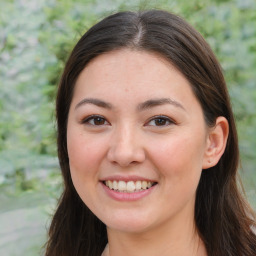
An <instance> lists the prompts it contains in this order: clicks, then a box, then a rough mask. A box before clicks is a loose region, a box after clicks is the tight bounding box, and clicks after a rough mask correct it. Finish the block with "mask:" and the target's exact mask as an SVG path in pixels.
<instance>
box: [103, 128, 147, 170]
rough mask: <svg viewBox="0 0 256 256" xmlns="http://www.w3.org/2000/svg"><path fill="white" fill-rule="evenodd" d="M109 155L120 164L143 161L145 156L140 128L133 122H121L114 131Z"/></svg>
mask: <svg viewBox="0 0 256 256" xmlns="http://www.w3.org/2000/svg"><path fill="white" fill-rule="evenodd" d="M108 157H109V160H110V161H111V162H115V163H117V164H119V165H120V166H128V165H129V164H131V163H139V162H142V161H143V160H144V158H145V154H144V150H143V146H142V143H141V140H140V136H139V131H138V128H137V127H136V126H135V125H132V124H131V123H124V124H120V125H119V126H118V127H116V129H115V130H114V131H113V134H112V138H111V141H110V147H109V152H108Z"/></svg>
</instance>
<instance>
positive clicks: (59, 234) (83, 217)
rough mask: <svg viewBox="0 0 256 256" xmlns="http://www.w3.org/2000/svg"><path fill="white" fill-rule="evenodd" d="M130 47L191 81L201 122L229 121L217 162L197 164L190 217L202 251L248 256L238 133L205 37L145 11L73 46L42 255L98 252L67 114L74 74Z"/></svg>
mask: <svg viewBox="0 0 256 256" xmlns="http://www.w3.org/2000/svg"><path fill="white" fill-rule="evenodd" d="M123 48H129V49H133V50H138V51H147V52H152V53H157V54H160V55H161V56H162V57H163V58H165V59H167V60H168V61H169V62H170V63H171V64H172V65H174V66H175V67H176V68H177V69H178V70H179V71H180V72H181V73H182V74H183V75H184V76H185V77H186V79H187V80H188V81H189V82H190V85H191V87H192V89H193V92H194V94H195V96H196V97H197V99H198V101H199V103H200V104H201V107H202V110H203V113H204V118H205V122H206V124H207V125H208V126H214V124H215V121H216V118H217V117H219V116H224V117H225V118H226V119H227V120H228V122H229V137H228V141H227V145H226V150H225V152H224V154H223V156H222V157H221V159H220V161H219V162H218V164H217V165H216V166H214V167H212V168H210V169H207V170H203V171H202V175H201V179H200V182H199V185H198V188H197V194H196V203H195V221H196V225H197V229H198V232H199V234H200V237H201V239H202V240H203V242H204V243H205V246H206V249H207V253H208V256H239V255H243V256H253V255H255V250H256V248H255V247H256V236H255V234H253V232H252V229H251V227H252V226H255V222H254V220H255V217H254V213H253V211H252V210H251V209H250V208H249V206H248V205H247V203H246V201H245V199H244V198H243V196H242V195H241V192H240V190H239V188H238V185H237V171H238V164H239V151H238V139H237V132H236V126H235V121H234V117H233V113H232V109H231V104H230V99H229V95H228V92H227V87H226V84H225V80H224V77H223V74H222V70H221V67H220V65H219V63H218V61H217V59H216V58H215V56H214V53H213V52H212V50H211V48H210V47H209V45H208V44H207V43H206V41H205V40H204V39H203V37H202V36H201V35H200V34H199V33H198V32H197V31H196V30H195V29H194V28H192V27H191V26H190V25H189V24H188V23H187V22H186V21H184V20H183V19H182V18H180V17H179V16H177V15H174V14H171V13H168V12H165V11H159V10H151V11H144V12H138V13H136V12H121V13H117V14H114V15H111V16H109V17H107V18H105V19H103V20H102V21H101V22H99V23H97V24H96V25H94V26H93V27H92V28H91V29H89V30H88V31H87V32H86V33H85V34H84V35H83V36H82V37H81V39H80V40H79V41H78V43H77V44H76V46H75V47H74V49H73V51H72V53H71V55H70V57H69V59H68V61H67V63H66V67H65V69H64V72H63V75H62V78H61V81H60V84H59V88H58V94H57V101H56V115H57V129H58V133H57V135H58V137H57V144H58V157H59V162H60V167H61V171H62V175H63V179H64V192H63V194H62V197H61V199H60V201H59V204H58V208H57V211H56V213H55V215H54V217H53V220H52V223H51V227H50V230H49V241H48V243H47V250H46V256H55V255H56V256H57V255H58V256H59V255H62V256H65V255H66V256H69V255H75V256H79V255H88V256H89V255H90V256H98V255H101V253H102V251H103V249H104V247H105V245H106V243H107V233H106V226H105V224H103V223H102V222H101V221H100V220H99V219H98V218H97V217H96V216H95V215H94V214H93V213H92V212H91V211H90V210H89V209H88V208H87V206H86V205H85V204H84V203H83V202H82V200H81V199H80V197H79V196H78V194H77V192H76V190H75V188H74V186H73V183H72V180H71V175H70V169H69V158H68V153H67V138H66V137H67V119H68V113H69V108H70V104H71V100H72V97H73V91H74V87H75V83H76V80H77V78H78V76H79V74H80V73H81V71H82V70H83V69H84V68H85V67H86V65H87V64H88V63H89V62H90V61H91V60H92V59H94V58H95V57H97V56H99V55H101V54H104V53H107V52H111V51H114V50H118V49H123Z"/></svg>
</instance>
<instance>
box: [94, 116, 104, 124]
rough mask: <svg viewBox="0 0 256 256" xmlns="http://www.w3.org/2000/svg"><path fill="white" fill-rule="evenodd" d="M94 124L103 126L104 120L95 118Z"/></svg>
mask: <svg viewBox="0 0 256 256" xmlns="http://www.w3.org/2000/svg"><path fill="white" fill-rule="evenodd" d="M94 123H95V124H96V125H101V124H104V119H103V118H101V117H96V118H95V120H94Z"/></svg>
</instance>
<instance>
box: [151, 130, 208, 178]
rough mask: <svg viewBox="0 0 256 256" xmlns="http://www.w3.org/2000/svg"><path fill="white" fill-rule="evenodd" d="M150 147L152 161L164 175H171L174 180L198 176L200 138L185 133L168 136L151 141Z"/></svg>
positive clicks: (199, 172)
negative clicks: (163, 139)
mask: <svg viewBox="0 0 256 256" xmlns="http://www.w3.org/2000/svg"><path fill="white" fill-rule="evenodd" d="M157 145H158V146H157ZM151 149H152V150H151V156H152V158H154V160H153V161H154V163H155V165H156V167H157V168H158V169H159V171H160V172H161V174H163V175H164V176H165V177H167V178H168V177H172V179H173V181H174V182H177V180H178V181H180V180H184V181H186V180H189V179H191V177H192V178H195V179H196V180H197V179H198V177H200V175H201V171H202V164H203V155H204V141H203V140H202V139H200V138H199V139H195V138H191V136H190V135H188V136H186V134H185V135H184V134H183V136H170V138H168V139H167V140H165V141H162V142H161V141H158V142H155V143H153V144H152V147H151Z"/></svg>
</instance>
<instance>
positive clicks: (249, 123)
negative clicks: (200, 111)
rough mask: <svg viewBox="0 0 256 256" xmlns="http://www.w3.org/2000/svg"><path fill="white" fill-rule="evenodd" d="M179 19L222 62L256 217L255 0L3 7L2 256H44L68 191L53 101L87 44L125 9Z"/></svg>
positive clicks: (42, 0) (24, 2)
mask: <svg viewBox="0 0 256 256" xmlns="http://www.w3.org/2000/svg"><path fill="white" fill-rule="evenodd" d="M148 8H161V9H165V10H169V11H172V12H175V13H178V14H180V15H181V16H183V17H185V18H186V19H187V20H188V21H189V22H190V23H191V24H192V25H193V26H195V27H196V28H197V29H198V30H199V31H200V32H201V33H202V34H203V36H204V37H205V38H206V39H207V41H208V42H209V43H210V45H211V46H212V48H213V49H214V51H215V53H216V54H217V57H218V58H219V60H220V62H221V64H222V67H223V70H224V73H225V77H226V80H227V83H228V87H229V91H230V95H231V98H232V103H233V108H234V111H235V115H236V120H237V124H238V131H239V137H240V149H241V155H242V163H243V170H241V174H242V175H241V176H242V178H243V180H244V183H245V188H246V191H247V196H248V198H249V200H250V201H251V203H252V205H253V207H254V208H255V209H256V172H255V166H256V157H255V154H256V153H255V152H256V136H255V131H256V111H255V109H256V106H255V105H256V2H255V1H254V0H214V1H213V0H212V1H210V0H209V1H207V0H190V1H187V0H155V1H147V0H144V1H136V0H129V1H123V0H73V1H71V0H70V1H68V0H36V1H33V0H0V9H1V11H0V255H9V256H12V255H26V256H30V255H39V254H43V251H42V250H41V247H42V246H43V244H44V242H45V241H46V230H47V226H48V224H49V222H50V216H51V214H52V213H53V210H54V208H55V205H56V199H57V198H58V196H59V195H60V192H61V177H60V173H59V169H58V161H57V158H56V147H55V121H54V96H55V92H56V85H57V83H58V79H59V77H60V74H61V71H62V69H63V66H64V63H65V60H66V59H67V56H68V54H69V52H70V50H71V49H72V47H73V46H74V44H75V43H76V41H77V40H78V39H79V37H80V36H81V35H82V34H83V33H84V32H85V31H86V30H87V29H88V28H89V27H90V26H91V25H93V24H94V23H95V22H97V21H98V20H100V19H101V18H102V17H104V16H106V15H108V14H110V13H113V12H116V11H118V10H138V9H148Z"/></svg>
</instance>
